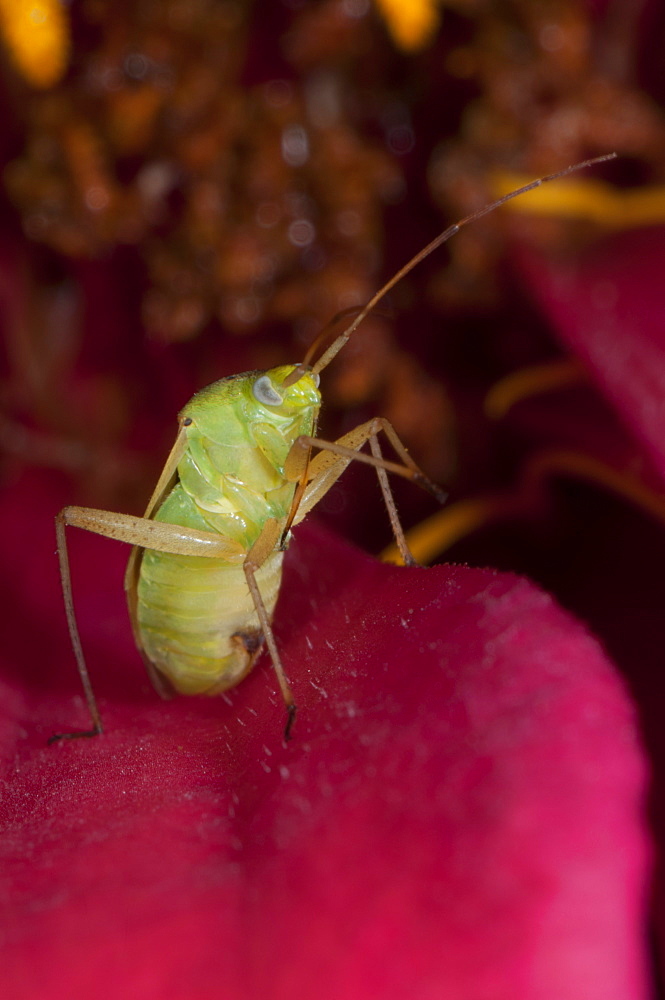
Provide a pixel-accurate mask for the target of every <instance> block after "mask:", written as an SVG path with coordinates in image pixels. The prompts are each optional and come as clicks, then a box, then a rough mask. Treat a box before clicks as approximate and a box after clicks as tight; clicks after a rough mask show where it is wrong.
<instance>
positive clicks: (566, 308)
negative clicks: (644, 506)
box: [522, 229, 665, 480]
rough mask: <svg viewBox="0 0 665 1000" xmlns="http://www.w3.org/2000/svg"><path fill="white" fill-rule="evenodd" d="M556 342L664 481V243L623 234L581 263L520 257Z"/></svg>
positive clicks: (659, 237)
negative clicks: (585, 372)
mask: <svg viewBox="0 0 665 1000" xmlns="http://www.w3.org/2000/svg"><path fill="white" fill-rule="evenodd" d="M522 268H523V273H524V274H525V276H526V278H527V280H528V283H529V286H530V287H531V289H532V290H533V292H534V294H535V296H536V298H537V299H538V300H539V302H540V304H541V305H542V307H543V309H544V311H545V313H546V314H547V316H548V317H549V318H550V320H551V322H552V323H553V325H554V329H555V332H556V333H557V335H558V336H559V337H560V339H561V340H562V341H563V342H564V343H565V344H566V345H567V346H568V347H569V348H570V349H571V351H572V352H573V353H574V354H576V355H577V356H578V357H579V358H581V359H582V360H584V361H585V363H586V364H587V365H588V367H589V370H590V371H591V372H592V374H593V376H594V379H595V381H596V383H597V385H598V386H599V387H600V388H601V389H602V391H603V392H604V394H605V396H606V398H607V399H608V400H609V402H610V403H611V405H612V407H613V408H614V410H615V411H616V413H617V414H619V416H620V417H621V419H622V420H623V421H624V423H625V425H626V426H627V427H628V428H629V429H630V430H631V431H632V432H633V435H634V437H635V438H636V440H637V441H638V442H639V444H640V446H641V448H643V449H644V451H645V452H646V454H648V455H649V456H650V458H651V461H652V463H653V466H654V469H655V470H656V471H657V473H658V474H659V476H660V478H661V480H665V325H664V324H663V314H664V312H665V294H664V289H663V273H664V271H665V241H664V240H663V231H662V229H649V230H644V231H642V232H636V233H632V234H622V236H621V237H620V238H618V239H615V240H608V241H607V242H606V243H605V244H603V245H600V246H597V247H595V248H594V250H593V251H589V252H587V253H586V254H585V255H584V260H583V262H580V261H579V260H573V261H567V262H565V263H563V262H559V263H556V264H553V263H551V262H549V263H548V262H545V261H544V260H543V259H542V258H540V257H530V258H529V260H528V261H527V260H524V259H523V260H522Z"/></svg>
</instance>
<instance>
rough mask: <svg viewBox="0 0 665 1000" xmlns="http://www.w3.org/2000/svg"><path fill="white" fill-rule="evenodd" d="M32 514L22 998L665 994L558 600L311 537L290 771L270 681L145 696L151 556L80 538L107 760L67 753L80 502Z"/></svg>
mask: <svg viewBox="0 0 665 1000" xmlns="http://www.w3.org/2000/svg"><path fill="white" fill-rule="evenodd" d="M13 500H14V510H15V511H16V510H18V511H20V512H21V516H26V517H30V518H31V523H32V524H34V525H35V530H34V531H33V532H32V533H31V536H30V538H31V540H30V542H29V543H28V544H29V550H30V551H29V552H28V553H27V554H26V551H25V541H23V543H22V544H23V548H22V549H21V543H20V542H19V541H18V535H17V536H11V535H8V536H5V538H4V540H3V543H2V544H3V546H4V555H5V559H4V560H3V565H4V566H5V574H6V576H5V579H4V580H3V589H4V590H5V592H6V593H7V595H9V597H10V599H11V603H10V604H9V605H7V607H9V609H10V610H11V618H10V621H9V627H8V629H7V633H8V635H7V641H6V642H5V643H4V645H3V649H2V652H1V654H0V655H1V657H2V659H1V661H0V666H1V667H2V677H3V678H4V681H3V686H4V687H5V688H6V700H4V701H3V716H2V720H1V721H0V740H1V741H2V744H1V750H2V757H3V761H4V780H3V789H2V805H1V807H0V820H1V824H2V831H3V832H2V838H1V851H2V873H3V875H2V883H3V884H2V894H3V902H4V909H5V913H6V914H9V915H10V917H11V919H9V920H7V919H5V921H4V944H3V946H2V955H1V957H0V967H1V968H2V980H3V983H4V991H5V995H9V996H11V997H12V998H33V997H34V998H38V997H39V998H42V997H45V996H48V997H49V1000H61V998H62V1000H65V998H68V1000H69V998H71V997H73V996H85V995H89V996H95V997H102V998H106V997H109V998H111V997H113V998H115V997H118V996H136V997H141V998H142V1000H153V998H154V1000H181V998H182V1000H186V998H190V1000H191V998H194V1000H199V998H208V997H210V998H213V997H214V998H220V997H221V998H227V997H228V998H230V1000H235V998H252V1000H254V998H256V1000H258V998H266V997H270V998H275V1000H281V998H284V1000H286V998H287V997H288V998H293V997H303V998H309V997H316V998H317V1000H328V998H330V1000H332V998H340V997H349V998H365V997H367V998H376V997H382V998H416V1000H430V998H431V1000H435V998H436V1000H441V998H442V997H445V998H446V1000H457V998H459V1000H469V998H474V1000H484V998H487V1000H504V998H505V1000H515V998H520V1000H579V998H580V997H584V998H585V1000H640V998H642V997H646V996H647V990H646V987H645V976H646V973H645V957H644V940H643V931H644V928H643V926H642V920H643V916H642V914H643V910H644V903H645V900H644V884H645V878H646V870H647V867H648V854H649V849H648V841H647V835H646V833H645V825H644V819H643V814H642V810H643V797H644V785H645V764H644V761H643V755H642V752H641V749H640V746H639V742H638V738H637V736H636V726H635V719H634V713H633V709H632V706H631V704H630V701H629V699H628V697H627V694H626V692H625V690H624V688H623V686H622V684H621V683H620V681H619V680H618V678H617V676H616V674H615V672H614V669H613V667H612V665H611V664H610V663H609V662H608V661H607V659H606V658H605V656H604V654H603V653H602V651H601V649H600V648H599V646H598V645H597V643H596V642H595V641H594V640H593V639H592V638H591V637H590V636H589V635H588V634H587V633H586V632H585V630H584V629H583V628H582V626H581V625H580V624H578V623H577V622H575V621H574V620H573V619H571V617H570V616H568V615H567V614H566V613H564V612H563V611H561V610H560V609H559V608H558V607H557V606H556V605H555V604H554V603H553V601H552V600H551V599H550V598H549V597H547V596H546V595H544V594H543V593H542V592H540V591H539V590H537V589H536V588H535V587H533V586H532V585H531V584H529V583H527V582H526V581H524V580H522V579H519V578H516V577H513V576H511V575H503V574H497V573H495V572H493V571H490V570H478V569H469V568H466V567H459V566H457V567H455V566H453V567H444V566H441V567H436V568H435V569H431V570H421V569H398V568H395V567H389V566H385V565H381V564H379V563H377V562H375V561H374V560H372V559H371V558H369V557H367V556H365V555H362V554H360V553H359V552H357V551H356V550H354V549H352V548H350V547H349V546H348V545H346V544H344V543H342V542H340V541H338V540H336V539H335V538H332V537H331V536H329V535H327V534H325V533H323V532H321V531H320V530H318V529H316V528H311V527H309V526H308V525H305V526H303V528H302V529H301V530H299V531H298V532H297V538H296V540H295V541H294V544H293V546H292V549H291V551H290V552H289V555H288V559H287V571H286V580H285V588H284V593H283V595H282V597H281V598H280V603H279V606H278V612H277V618H276V626H277V634H278V639H279V641H280V645H281V648H282V650H283V655H284V661H285V664H286V666H287V668H288V670H289V673H290V675H291V678H292V681H293V686H294V689H295V691H296V696H297V700H298V703H299V716H298V719H297V722H296V727H295V731H294V738H293V740H292V742H291V743H290V744H289V745H288V746H285V745H284V744H283V743H282V739H281V730H282V726H283V723H284V713H283V706H282V705H281V704H280V700H279V697H278V695H277V693H276V685H275V682H274V679H273V677H272V676H271V674H270V671H269V669H268V667H267V666H265V667H263V668H261V667H260V668H259V669H257V670H256V671H255V673H254V674H253V675H252V676H251V677H250V678H249V679H248V680H247V681H246V682H244V683H243V684H242V685H241V686H240V687H239V688H237V689H236V690H235V691H234V692H232V693H231V694H230V696H229V698H228V700H225V699H223V698H222V699H209V700H207V699H183V698H181V699H177V700H174V701H172V702H169V703H162V702H160V701H159V700H158V699H157V698H156V696H154V695H153V694H152V692H150V691H149V690H148V688H147V685H146V683H145V681H144V679H143V678H142V676H141V673H140V663H139V661H138V657H137V656H136V654H135V653H133V651H132V649H131V641H130V639H129V628H128V624H127V622H126V620H125V614H124V608H123V605H122V594H121V592H120V580H121V575H122V563H123V562H124V559H125V557H126V552H125V551H124V550H123V549H122V548H121V547H119V546H115V545H113V544H111V543H108V542H104V541H103V540H100V539H97V538H94V537H92V536H85V535H81V536H80V537H79V538H78V539H76V543H77V544H76V545H75V546H73V549H74V552H73V558H74V575H75V585H76V590H77V595H78V596H79V598H80V599H79V606H80V617H81V628H82V632H83V641H84V644H85V645H86V648H87V650H88V654H89V657H90V663H91V667H92V671H93V674H94V676H95V678H96V679H97V687H98V691H99V695H100V701H101V708H102V712H103V714H104V718H105V722H106V724H107V727H108V732H107V734H106V735H105V736H104V737H102V738H99V739H97V740H93V741H85V742H83V741H82V742H72V743H62V744H59V745H55V746H51V747H47V746H45V745H44V744H45V739H46V737H47V736H48V735H49V734H50V733H51V732H53V731H55V730H57V729H61V728H63V727H67V726H75V725H78V724H80V723H82V722H85V717H84V715H83V714H82V708H81V705H80V703H79V702H78V701H77V699H76V698H75V697H74V693H75V692H78V687H77V678H76V676H75V671H74V666H73V662H72V658H71V654H70V652H69V649H68V647H67V641H66V635H65V628H64V620H63V614H62V611H61V608H60V606H59V597H58V591H57V586H58V585H57V573H56V567H55V557H54V556H53V548H54V544H53V536H52V528H51V524H50V513H51V510H50V509H48V508H49V505H52V506H53V507H55V506H57V500H56V499H55V498H54V497H49V498H46V497H45V495H44V491H42V492H41V493H40V492H39V491H38V490H37V489H36V488H35V483H34V482H32V484H31V488H30V489H26V490H25V492H24V493H21V490H20V487H18V488H17V490H16V492H15V494H14V497H13ZM7 503H8V501H7ZM38 509H39V510H40V511H41V513H40V515H39V516H38V517H36V512H37V510H38ZM19 550H21V551H22V552H23V558H22V559H17V560H16V561H15V562H13V566H14V569H13V570H12V572H11V574H9V573H8V571H7V567H8V566H9V565H10V563H9V560H10V559H12V560H15V559H16V557H17V555H18V552H19Z"/></svg>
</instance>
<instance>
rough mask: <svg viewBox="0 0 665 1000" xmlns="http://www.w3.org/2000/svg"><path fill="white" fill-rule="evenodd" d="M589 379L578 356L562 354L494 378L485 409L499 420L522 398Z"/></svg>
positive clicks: (490, 416) (566, 387)
mask: <svg viewBox="0 0 665 1000" xmlns="http://www.w3.org/2000/svg"><path fill="white" fill-rule="evenodd" d="M586 381H587V373H586V369H585V368H584V366H583V365H582V364H581V363H580V362H579V361H578V360H577V359H576V358H561V359H560V360H557V361H548V362H546V363H545V364H542V365H532V366H530V367H528V368H521V369H520V370H519V371H516V372H511V374H510V375H506V376H505V378H502V379H500V380H499V381H498V382H495V384H494V385H493V386H492V388H491V389H490V391H489V392H488V393H487V396H486V397H485V413H486V415H487V416H488V417H489V418H490V420H500V419H501V418H502V417H504V416H505V415H506V413H508V411H509V410H511V409H512V407H513V406H515V404H516V403H519V402H521V400H523V399H529V398H530V397H531V396H538V395H540V394H541V393H543V392H555V391H557V390H558V389H568V388H570V387H571V386H575V385H580V384H583V383H584V382H586Z"/></svg>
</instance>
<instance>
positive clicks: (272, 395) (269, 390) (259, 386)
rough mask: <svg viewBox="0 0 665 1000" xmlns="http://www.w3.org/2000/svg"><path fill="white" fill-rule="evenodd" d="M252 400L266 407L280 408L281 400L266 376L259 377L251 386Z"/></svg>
mask: <svg viewBox="0 0 665 1000" xmlns="http://www.w3.org/2000/svg"><path fill="white" fill-rule="evenodd" d="M252 392H253V393H254V398H255V399H258V401H259V403H264V404H265V405H266V406H281V404H282V402H283V400H282V397H281V396H280V394H279V393H278V392H277V390H276V389H275V387H274V385H273V384H272V382H271V381H270V378H269V377H268V376H267V375H261V377H260V378H257V380H256V382H255V383H254V385H253V386H252Z"/></svg>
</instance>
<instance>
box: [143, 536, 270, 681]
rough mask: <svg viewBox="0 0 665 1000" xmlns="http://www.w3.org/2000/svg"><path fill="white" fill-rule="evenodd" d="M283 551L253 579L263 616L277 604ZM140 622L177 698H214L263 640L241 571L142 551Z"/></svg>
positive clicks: (244, 669) (146, 646) (149, 651)
mask: <svg viewBox="0 0 665 1000" xmlns="http://www.w3.org/2000/svg"><path fill="white" fill-rule="evenodd" d="M283 556H284V553H283V552H280V551H275V552H273V553H272V554H271V555H270V556H269V558H268V559H267V561H266V562H265V564H264V565H263V566H262V567H261V569H260V570H258V572H257V574H256V576H257V580H258V584H259V587H260V588H261V593H262V595H263V600H264V603H265V605H266V609H267V611H268V614H269V615H270V616H271V617H272V613H273V611H274V608H275V604H276V602H277V595H278V592H279V585H280V581H281V575H282V560H283ZM137 622H138V630H139V638H140V642H141V645H142V647H143V650H144V652H145V653H146V655H147V656H148V658H149V659H150V660H151V661H152V663H153V664H154V665H155V667H157V669H158V670H159V671H160V672H161V673H162V674H164V675H165V676H166V677H168V679H169V680H170V682H171V684H172V685H173V687H174V688H175V689H176V691H178V692H180V693H181V694H216V693H218V692H219V691H223V690H225V689H226V688H229V687H233V686H234V685H235V684H237V683H238V682H239V681H240V680H241V679H242V678H243V677H244V676H245V674H247V673H248V672H249V671H250V670H251V668H252V666H253V664H254V661H255V660H256V658H257V656H258V654H259V652H260V648H261V642H262V636H261V633H260V628H259V621H258V618H257V615H256V611H255V609H254V604H253V602H252V598H251V596H250V593H249V590H248V587H247V581H246V579H245V574H244V571H243V568H242V566H238V565H229V564H228V563H225V562H223V561H222V560H219V559H203V558H199V557H195V556H173V555H164V554H163V553H159V552H153V551H146V552H144V555H143V561H142V566H141V574H140V580H139V584H138V604H137Z"/></svg>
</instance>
